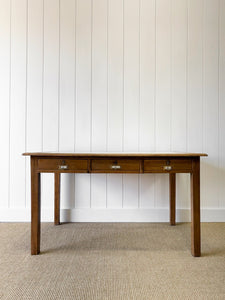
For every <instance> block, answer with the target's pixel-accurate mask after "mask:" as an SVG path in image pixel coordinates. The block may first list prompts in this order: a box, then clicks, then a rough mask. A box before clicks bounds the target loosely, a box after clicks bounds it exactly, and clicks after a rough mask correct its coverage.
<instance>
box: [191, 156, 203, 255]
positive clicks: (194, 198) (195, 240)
mask: <svg viewBox="0 0 225 300" xmlns="http://www.w3.org/2000/svg"><path fill="white" fill-rule="evenodd" d="M191 253H192V255H193V256H201V229H200V158H196V159H194V160H193V173H192V174H191Z"/></svg>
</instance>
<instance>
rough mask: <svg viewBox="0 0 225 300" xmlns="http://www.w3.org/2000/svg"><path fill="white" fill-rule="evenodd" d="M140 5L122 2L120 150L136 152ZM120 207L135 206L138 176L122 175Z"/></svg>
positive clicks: (137, 135)
mask: <svg viewBox="0 0 225 300" xmlns="http://www.w3.org/2000/svg"><path fill="white" fill-rule="evenodd" d="M139 39H140V3H139V1H138V0H124V149H123V150H124V151H125V152H130V151H138V149H139V145H138V144H139V108H140V106H139V104H140V48H139V42H140V41H139ZM123 206H124V207H138V175H127V174H126V175H125V176H124V199H123Z"/></svg>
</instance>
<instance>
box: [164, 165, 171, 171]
mask: <svg viewBox="0 0 225 300" xmlns="http://www.w3.org/2000/svg"><path fill="white" fill-rule="evenodd" d="M163 170H164V171H171V170H172V167H171V166H164V167H163Z"/></svg>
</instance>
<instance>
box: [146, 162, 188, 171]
mask: <svg viewBox="0 0 225 300" xmlns="http://www.w3.org/2000/svg"><path fill="white" fill-rule="evenodd" d="M191 171H192V160H191V159H168V160H167V159H165V160H161V159H159V160H158V159H149V160H145V161H144V172H145V173H170V172H172V173H173V172H174V173H190V172H191Z"/></svg>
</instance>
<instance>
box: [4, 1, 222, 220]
mask: <svg viewBox="0 0 225 300" xmlns="http://www.w3.org/2000/svg"><path fill="white" fill-rule="evenodd" d="M0 113H1V117H0V137H1V147H0V155H1V175H0V182H1V198H0V220H2V221H10V220H12V221H17V220H19V221H23V220H24V221H26V220H29V219H30V166H29V159H28V158H24V157H22V156H21V153H23V152H25V151H77V152H81V151H88V152H89V151H93V152H95V151H125V152H129V151H196V152H207V153H208V154H209V157H208V158H204V159H202V169H201V175H202V177H201V178H202V181H201V188H202V189H201V191H202V220H203V221H225V1H224V0H197V1H196V0H61V1H60V0H57V1H56V0H0ZM177 183H178V186H177V195H178V199H177V207H178V220H182V221H186V220H189V218H190V209H189V208H190V200H189V199H190V192H189V188H190V185H189V176H188V175H185V174H181V175H178V176H177ZM75 199H76V200H75ZM61 207H62V209H63V210H62V218H63V220H67V221H71V220H72V221H131V220H133V221H167V220H168V176H166V175H152V174H146V175H140V176H138V175H113V174H108V175H105V174H98V175H97V174H96V175H88V174H78V175H73V174H66V175H63V176H62V204H61ZM52 217H53V175H51V174H45V175H43V176H42V220H52Z"/></svg>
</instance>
